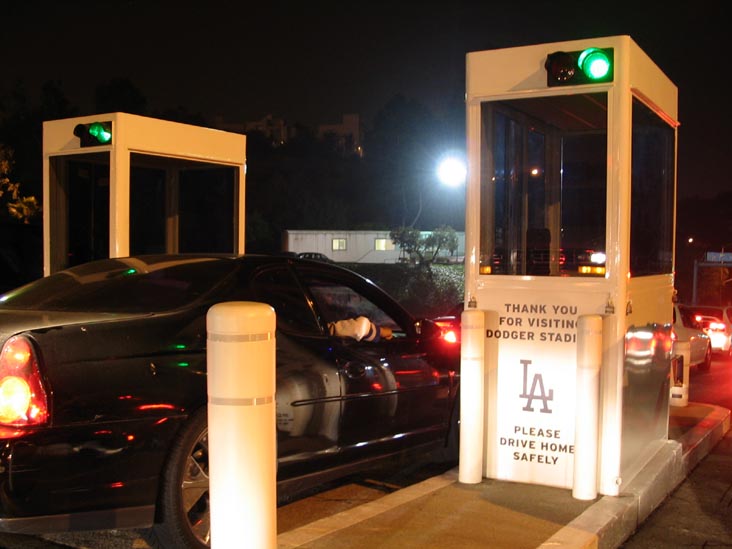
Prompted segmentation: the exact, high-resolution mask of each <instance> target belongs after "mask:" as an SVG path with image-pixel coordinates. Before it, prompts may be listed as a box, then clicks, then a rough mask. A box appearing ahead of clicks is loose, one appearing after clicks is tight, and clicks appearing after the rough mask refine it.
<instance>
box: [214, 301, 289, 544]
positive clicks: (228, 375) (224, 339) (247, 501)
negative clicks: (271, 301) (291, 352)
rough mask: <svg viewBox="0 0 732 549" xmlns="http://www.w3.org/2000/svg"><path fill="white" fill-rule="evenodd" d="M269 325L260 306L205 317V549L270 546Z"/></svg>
mask: <svg viewBox="0 0 732 549" xmlns="http://www.w3.org/2000/svg"><path fill="white" fill-rule="evenodd" d="M275 327H276V317H275V313H274V310H273V309H272V307H270V306H269V305H265V304H264V303H253V302H243V301H240V302H229V303H219V304H217V305H214V306H213V307H211V308H210V309H209V311H208V314H207V316H206V328H207V330H208V348H207V352H208V358H207V365H208V443H209V462H208V465H209V498H210V505H211V547H212V548H213V547H215V548H216V549H224V548H231V549H240V548H241V547H251V548H253V549H270V548H274V547H276V546H277V439H276V436H277V433H276V419H275V387H276V381H275Z"/></svg>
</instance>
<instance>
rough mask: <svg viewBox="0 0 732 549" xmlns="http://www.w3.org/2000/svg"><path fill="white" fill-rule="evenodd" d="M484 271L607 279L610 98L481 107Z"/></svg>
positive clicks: (520, 101)
mask: <svg viewBox="0 0 732 549" xmlns="http://www.w3.org/2000/svg"><path fill="white" fill-rule="evenodd" d="M481 116H482V143H481V185H480V201H481V204H480V216H481V224H480V249H481V265H480V273H481V274H490V275H501V274H503V275H532V276H604V275H605V246H606V243H605V234H606V210H607V206H606V201H607V94H606V93H593V94H576V95H564V96H554V97H538V98H526V99H515V100H506V101H492V102H485V103H483V105H482V107H481Z"/></svg>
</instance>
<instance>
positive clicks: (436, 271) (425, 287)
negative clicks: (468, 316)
mask: <svg viewBox="0 0 732 549" xmlns="http://www.w3.org/2000/svg"><path fill="white" fill-rule="evenodd" d="M344 266H345V267H347V268H349V269H351V270H353V271H356V272H357V273H360V274H361V275H363V276H365V277H366V278H368V279H370V280H372V281H373V282H374V283H376V284H378V285H379V286H380V287H381V288H382V289H384V290H385V291H386V292H387V293H389V294H390V295H391V296H392V297H393V298H394V299H396V300H397V301H398V302H399V303H401V304H402V306H403V307H404V308H405V309H407V310H408V311H409V312H411V313H412V314H413V315H415V316H417V317H428V318H434V317H436V316H441V315H446V314H449V313H451V312H453V310H454V308H455V306H456V305H457V304H459V303H460V302H462V301H463V295H464V276H465V274H464V269H463V265H462V264H455V265H433V266H432V270H431V271H430V272H427V271H426V270H424V269H418V268H415V267H414V266H411V265H406V264H404V263H389V264H386V263H352V264H347V265H344Z"/></svg>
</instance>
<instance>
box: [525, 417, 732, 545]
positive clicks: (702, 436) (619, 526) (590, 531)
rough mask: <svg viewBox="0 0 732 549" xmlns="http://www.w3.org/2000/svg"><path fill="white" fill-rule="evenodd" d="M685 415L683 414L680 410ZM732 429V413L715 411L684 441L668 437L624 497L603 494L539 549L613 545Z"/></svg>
mask: <svg viewBox="0 0 732 549" xmlns="http://www.w3.org/2000/svg"><path fill="white" fill-rule="evenodd" d="M677 413H679V415H683V412H677ZM729 428H730V411H729V410H727V409H725V408H720V407H712V408H711V412H710V413H708V414H707V415H706V416H705V417H704V418H701V419H700V421H699V423H698V424H697V425H696V426H695V427H693V428H692V429H690V430H689V431H688V432H686V433H685V434H684V435H683V436H682V437H681V438H680V439H679V440H669V441H668V442H667V443H666V444H664V445H663V446H662V447H661V448H660V449H659V451H658V452H656V454H655V455H654V456H653V457H652V458H651V459H650V460H649V462H648V463H647V464H646V465H645V466H644V467H643V469H642V470H641V471H640V472H639V473H638V474H637V475H636V477H635V478H634V479H633V480H632V481H631V482H630V483H629V484H628V487H627V489H626V490H625V492H624V493H622V494H620V495H619V496H603V497H602V498H601V499H600V500H599V501H597V502H596V503H594V504H593V505H592V506H590V507H589V508H588V509H587V510H586V511H585V512H583V513H582V514H581V515H580V516H578V517H577V518H576V519H574V520H573V521H572V522H570V523H569V524H568V525H567V526H565V527H564V528H562V529H560V530H559V531H558V532H556V534H554V535H553V536H552V537H551V538H549V539H547V540H546V541H545V542H543V543H542V544H541V545H539V549H549V548H555V547H562V548H567V549H614V548H616V547H619V546H620V545H621V544H622V543H623V542H624V541H625V540H626V539H628V537H630V536H631V535H633V533H634V532H635V531H636V530H637V529H638V526H639V525H640V524H642V523H643V521H645V520H646V519H647V518H648V516H649V515H650V514H651V513H652V512H653V511H654V510H655V509H656V508H657V507H658V506H659V505H661V504H662V503H663V501H664V500H665V499H666V498H667V497H668V495H669V494H671V492H673V491H674V490H675V489H676V487H678V486H679V484H681V483H682V482H683V481H684V480H685V479H686V477H687V476H688V475H689V473H690V472H691V471H692V470H693V469H694V467H696V465H698V463H699V462H700V461H701V460H702V459H704V457H706V456H707V455H708V454H709V452H710V451H711V449H712V448H714V446H715V445H716V444H717V443H718V442H719V441H720V440H722V438H723V437H724V435H725V433H726V432H727V431H728V430H729Z"/></svg>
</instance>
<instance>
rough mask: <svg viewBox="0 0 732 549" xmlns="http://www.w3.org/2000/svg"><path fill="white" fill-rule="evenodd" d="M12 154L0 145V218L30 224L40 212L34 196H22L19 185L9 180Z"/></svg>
mask: <svg viewBox="0 0 732 549" xmlns="http://www.w3.org/2000/svg"><path fill="white" fill-rule="evenodd" d="M12 167H13V152H12V151H11V150H10V149H8V148H7V147H4V146H2V145H0V217H2V216H10V217H11V218H13V219H16V220H18V221H21V222H22V223H26V224H27V223H30V220H31V218H32V217H33V216H35V215H36V214H38V213H39V212H40V210H41V208H40V206H39V204H38V201H37V200H36V197H35V196H23V195H22V194H21V193H20V183H14V182H12V181H11V180H10V172H11V170H12Z"/></svg>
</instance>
